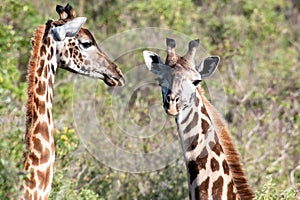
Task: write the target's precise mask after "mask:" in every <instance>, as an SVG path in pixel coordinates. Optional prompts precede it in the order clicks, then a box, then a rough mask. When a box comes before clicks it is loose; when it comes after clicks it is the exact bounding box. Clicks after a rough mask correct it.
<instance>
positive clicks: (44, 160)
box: [40, 148, 50, 164]
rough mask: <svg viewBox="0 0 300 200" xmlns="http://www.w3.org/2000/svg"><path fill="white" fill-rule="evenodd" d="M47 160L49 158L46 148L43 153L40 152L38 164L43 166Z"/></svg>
mask: <svg viewBox="0 0 300 200" xmlns="http://www.w3.org/2000/svg"><path fill="white" fill-rule="evenodd" d="M49 158H50V151H49V149H47V148H46V149H45V151H44V152H42V154H41V161H40V163H41V164H44V163H46V162H48V161H49Z"/></svg>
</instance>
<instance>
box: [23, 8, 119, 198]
mask: <svg viewBox="0 0 300 200" xmlns="http://www.w3.org/2000/svg"><path fill="white" fill-rule="evenodd" d="M57 12H58V14H59V15H60V20H58V21H53V20H49V21H48V22H47V23H46V25H45V26H44V25H43V26H39V27H38V28H37V30H36V32H35V35H34V40H33V41H32V47H33V50H32V54H31V58H30V61H29V68H28V77H27V78H28V90H27V93H28V103H27V113H26V134H25V141H26V145H27V151H26V152H25V154H24V157H25V162H24V170H25V171H27V172H28V176H27V178H26V180H25V185H23V186H22V188H23V189H24V192H25V194H24V195H23V196H21V199H48V196H49V194H50V190H51V184H52V179H53V165H54V160H55V149H54V137H53V134H54V131H53V130H54V129H53V118H52V101H53V84H54V77H55V72H56V70H57V68H58V67H59V68H63V69H66V70H68V71H71V72H73V73H77V74H82V75H86V76H89V77H93V78H97V79H101V80H103V81H104V82H105V83H106V84H107V85H108V86H117V85H123V84H124V78H123V74H122V72H121V70H120V69H119V67H118V66H117V65H116V64H115V63H113V62H112V61H110V60H109V58H108V57H107V56H106V55H105V53H104V52H102V51H101V50H100V48H99V47H98V46H97V44H96V41H95V39H94V37H93V36H92V34H91V33H90V32H89V30H88V29H85V28H82V25H83V23H84V22H85V20H86V19H85V18H84V17H78V18H75V16H76V14H75V11H74V10H73V8H72V7H71V6H70V5H69V4H67V5H66V6H65V7H63V6H57Z"/></svg>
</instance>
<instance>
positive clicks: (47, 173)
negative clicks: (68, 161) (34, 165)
mask: <svg viewBox="0 0 300 200" xmlns="http://www.w3.org/2000/svg"><path fill="white" fill-rule="evenodd" d="M50 173H51V166H49V167H48V168H47V170H46V177H45V183H44V189H46V187H47V185H48V184H49V181H50Z"/></svg>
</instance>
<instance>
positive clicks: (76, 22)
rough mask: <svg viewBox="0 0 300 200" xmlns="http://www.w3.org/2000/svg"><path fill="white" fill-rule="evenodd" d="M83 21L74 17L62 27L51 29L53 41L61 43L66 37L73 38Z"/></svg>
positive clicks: (81, 18)
mask: <svg viewBox="0 0 300 200" xmlns="http://www.w3.org/2000/svg"><path fill="white" fill-rule="evenodd" d="M85 21H86V18H85V17H76V18H74V19H72V20H71V21H68V22H66V23H65V24H64V25H62V26H58V27H55V28H54V29H52V34H53V37H54V39H55V40H57V41H63V40H64V39H65V38H66V37H74V36H75V35H76V34H77V33H78V31H79V30H80V28H81V26H82V25H83V24H84V22H85Z"/></svg>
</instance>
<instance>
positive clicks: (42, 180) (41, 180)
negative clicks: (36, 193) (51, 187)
mask: <svg viewBox="0 0 300 200" xmlns="http://www.w3.org/2000/svg"><path fill="white" fill-rule="evenodd" d="M36 174H37V178H38V180H39V189H40V190H41V189H43V188H44V183H45V176H46V174H45V173H44V172H42V171H39V170H37V171H36Z"/></svg>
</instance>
